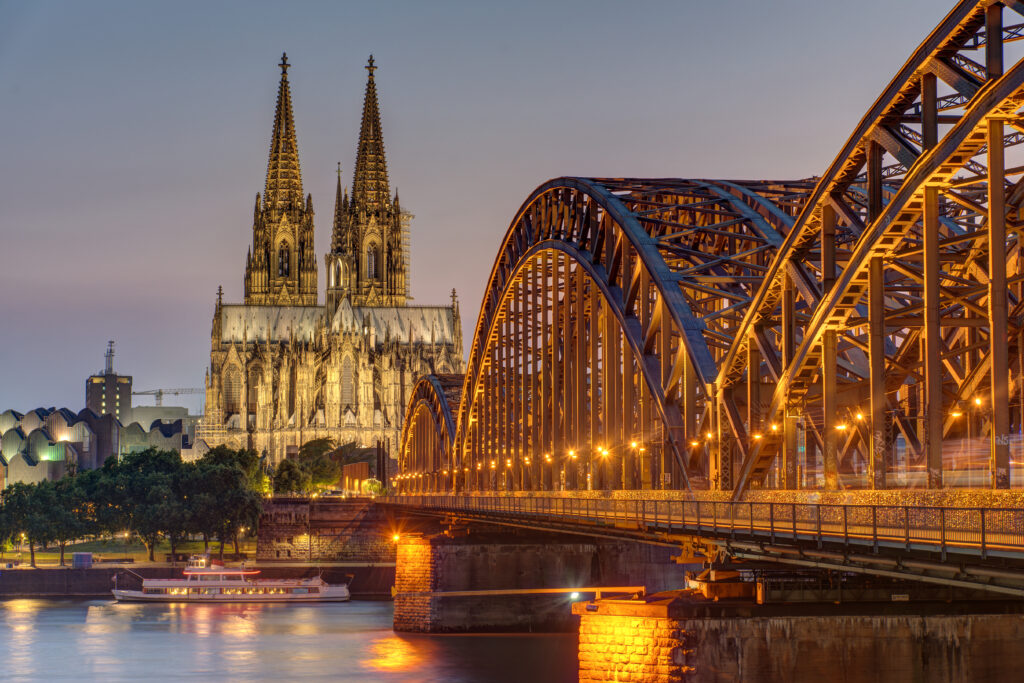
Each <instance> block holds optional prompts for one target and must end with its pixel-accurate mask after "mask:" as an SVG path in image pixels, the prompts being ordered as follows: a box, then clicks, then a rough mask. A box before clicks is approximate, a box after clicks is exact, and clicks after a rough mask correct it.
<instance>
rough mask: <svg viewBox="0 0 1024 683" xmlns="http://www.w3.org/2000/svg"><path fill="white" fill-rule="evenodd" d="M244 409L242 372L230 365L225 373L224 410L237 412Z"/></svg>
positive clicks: (228, 412) (229, 412)
mask: <svg viewBox="0 0 1024 683" xmlns="http://www.w3.org/2000/svg"><path fill="white" fill-rule="evenodd" d="M241 409H242V373H241V372H239V370H238V368H237V367H234V366H232V367H229V368H228V369H227V371H226V372H225V373H224V412H225V413H227V414H229V415H230V414H231V413H237V412H239V411H240V410H241Z"/></svg>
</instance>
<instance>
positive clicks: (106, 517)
mask: <svg viewBox="0 0 1024 683" xmlns="http://www.w3.org/2000/svg"><path fill="white" fill-rule="evenodd" d="M269 492H270V476H269V473H268V472H267V471H266V470H265V468H264V467H263V466H262V464H261V462H260V458H259V456H258V455H257V454H256V452H255V451H252V450H245V449H242V450H234V449H231V448H228V447H226V446H218V447H216V448H213V449H211V450H210V451H209V452H207V453H206V454H205V455H204V456H203V457H202V458H200V459H199V460H196V461H194V462H183V461H182V460H181V455H180V454H179V453H178V452H176V451H161V450H157V449H154V448H150V449H147V450H145V451H140V452H138V453H133V454H130V455H126V456H124V457H121V458H109V459H108V460H107V461H106V462H105V463H104V464H103V466H102V467H100V468H98V469H95V470H88V471H84V472H79V473H76V474H70V475H67V476H64V477H63V478H61V479H59V480H56V481H41V482H38V483H35V484H26V483H22V482H17V483H14V484H11V485H10V486H8V487H7V488H5V489H4V490H3V491H2V492H0V546H4V545H6V544H7V543H9V542H11V541H13V540H15V539H18V538H22V535H23V534H24V539H25V541H26V542H27V543H28V547H29V554H30V559H31V563H32V566H35V563H36V562H35V549H36V546H37V545H42V546H47V545H50V544H56V545H57V547H58V548H59V549H60V563H61V565H63V564H64V549H65V548H66V546H67V545H68V543H70V542H71V541H74V540H76V539H80V538H85V537H88V536H102V535H106V534H117V533H120V532H124V531H127V532H129V533H131V534H135V535H137V536H138V537H139V539H140V540H141V541H142V543H143V545H144V546H145V548H146V551H147V553H148V556H149V559H150V560H151V561H152V560H153V555H154V550H155V547H156V544H157V543H158V542H159V541H160V540H161V539H164V538H166V539H167V540H168V541H169V542H170V546H171V553H174V552H175V551H176V548H177V546H178V544H179V543H181V542H182V541H183V540H184V539H185V538H186V537H187V536H192V535H201V536H202V537H203V540H204V541H205V542H206V544H207V545H208V544H209V542H210V541H211V540H214V539H215V540H217V541H219V542H220V552H221V554H223V552H224V543H225V542H227V541H232V542H233V543H234V546H235V552H236V553H237V552H238V533H239V531H240V530H241V529H242V528H244V527H250V528H252V527H255V526H256V523H257V521H258V519H259V514H260V510H261V507H262V500H263V497H264V496H265V495H266V494H268V493H269Z"/></svg>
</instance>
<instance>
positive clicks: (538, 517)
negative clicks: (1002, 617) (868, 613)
mask: <svg viewBox="0 0 1024 683" xmlns="http://www.w3.org/2000/svg"><path fill="white" fill-rule="evenodd" d="M378 502H381V503H384V504H391V505H401V506H405V507H414V508H419V509H423V510H428V511H434V512H450V513H453V514H457V513H465V514H474V515H482V516H488V517H494V518H502V519H506V520H517V521H521V522H530V521H534V522H536V521H545V522H548V523H551V522H557V523H558V524H562V525H564V524H567V523H568V524H577V525H580V526H588V527H594V526H598V527H608V526H616V527H619V528H631V529H633V530H636V531H640V532H647V533H650V534H658V533H672V534H693V535H697V536H705V537H712V538H717V539H743V540H750V539H756V540H760V541H767V542H769V543H773V544H781V545H789V544H792V545H799V544H808V543H814V544H816V545H817V546H818V547H822V546H823V545H824V544H825V543H831V544H834V543H842V544H844V545H847V546H861V547H864V546H869V547H872V548H873V549H874V550H876V551H877V550H878V549H879V548H883V547H884V548H897V549H905V550H907V551H910V550H931V551H935V552H940V553H942V555H943V556H945V555H946V553H947V552H952V553H961V554H969V555H980V556H981V557H982V558H983V559H984V558H986V557H988V556H990V555H992V556H1004V557H1021V558H1024V509H1020V508H967V507H965V508H958V507H913V506H906V505H826V504H819V503H773V502H731V501H721V502H717V501H696V500H686V501H683V500H645V499H639V500H611V499H594V498H577V497H573V496H544V497H512V496H448V495H402V496H389V497H384V498H379V499H378Z"/></svg>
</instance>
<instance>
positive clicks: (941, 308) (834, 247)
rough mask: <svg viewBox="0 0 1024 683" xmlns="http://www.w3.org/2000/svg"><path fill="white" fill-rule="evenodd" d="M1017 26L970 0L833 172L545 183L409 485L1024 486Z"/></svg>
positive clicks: (510, 248) (1014, 10) (408, 428)
mask: <svg viewBox="0 0 1024 683" xmlns="http://www.w3.org/2000/svg"><path fill="white" fill-rule="evenodd" d="M1004 15H1006V17H1007V18H1010V17H1014V16H1016V18H1017V20H1018V21H1019V20H1020V16H1017V15H1024V3H1021V2H1006V3H1002V4H1000V3H992V2H987V1H986V2H977V1H973V2H969V1H964V2H961V3H959V4H958V5H957V6H956V7H955V8H954V9H953V11H952V12H950V14H949V15H948V16H947V17H946V18H945V19H944V20H943V21H942V23H941V24H940V25H939V26H938V27H937V28H936V29H935V30H934V31H933V32H932V33H931V35H929V36H928V38H927V39H926V40H925V41H924V42H923V43H922V44H921V46H920V47H918V49H917V50H916V51H915V52H914V53H913V55H912V56H911V57H910V59H908V61H907V62H906V64H904V66H903V67H902V68H901V69H900V71H899V72H898V73H897V75H896V77H895V78H894V79H893V80H892V82H891V83H890V84H889V86H888V87H887V88H886V89H885V90H884V91H883V93H882V94H881V96H880V97H879V98H878V100H876V102H875V103H874V104H873V105H872V107H871V109H870V110H869V111H868V112H867V114H866V115H865V116H864V118H863V119H862V120H861V122H860V124H859V125H858V126H857V128H856V129H855V130H854V132H853V134H852V135H851V136H850V138H849V140H848V141H847V143H846V144H845V145H844V146H843V148H842V150H841V151H840V153H839V155H838V156H837V157H836V159H835V161H834V162H833V163H832V164H831V166H830V167H829V168H828V170H827V171H826V173H825V174H824V175H823V176H822V177H821V178H816V179H812V180H805V181H786V182H751V181H721V180H716V181H709V180H705V181H700V180H679V179H653V180H639V179H622V178H605V179H583V178H559V179H555V180H551V181H549V182H547V183H545V184H544V185H541V186H540V187H539V188H537V190H535V191H534V192H533V194H532V195H531V196H530V197H529V198H528V199H527V200H526V202H525V203H524V204H523V206H522V207H521V208H520V210H519V212H518V213H517V214H516V216H515V218H514V220H513V221H512V225H511V227H510V228H509V231H508V233H507V234H506V236H505V239H504V241H503V243H502V245H501V249H500V250H499V252H498V256H497V258H496V261H495V264H494V267H493V269H492V271H491V276H490V279H489V282H488V285H487V289H486V291H485V294H484V299H483V303H482V305H481V309H480V316H479V319H478V323H477V328H476V334H475V336H474V340H473V346H472V350H471V353H470V357H469V362H468V367H467V373H466V376H465V378H464V383H463V385H462V386H463V389H462V400H461V401H459V402H457V404H451V405H449V404H447V403H445V402H443V401H440V400H437V399H433V400H426V399H423V398H417V397H414V398H413V404H411V405H410V409H409V412H408V413H407V419H406V423H405V432H404V436H403V444H402V458H403V463H407V464H406V465H403V475H402V477H403V478H402V479H400V480H399V483H400V485H401V486H403V487H405V488H404V490H417V491H425V490H433V491H463V490H466V491H472V490H545V489H549V490H550V489H568V490H574V489H588V488H589V489H597V488H706V487H710V488H715V489H723V490H733V491H734V492H735V495H736V496H737V497H738V496H740V495H741V494H742V492H743V491H744V490H746V489H748V488H751V487H776V488H797V487H809V488H813V487H822V488H825V489H837V488H840V487H849V486H856V487H862V488H885V487H892V486H899V485H908V486H909V485H921V486H924V485H927V486H928V487H932V488H936V487H941V486H943V485H944V484H945V485H949V484H957V483H961V484H962V483H967V484H972V485H977V483H978V481H977V479H978V477H979V476H980V477H982V478H983V479H984V482H985V483H986V484H987V485H990V486H992V487H995V488H1005V487H1008V486H1009V484H1010V450H1011V444H1014V443H1015V440H1014V439H1013V438H1011V434H1012V433H1019V432H1020V430H1021V424H1022V422H1024V415H1022V412H1024V411H1022V406H1024V382H1022V381H1021V377H1022V374H1024V373H1022V369H1024V339H1022V338H1021V335H1022V334H1024V327H1022V325H1021V319H1022V315H1024V264H1022V263H1021V254H1020V244H1019V243H1020V234H1021V228H1022V227H1024V218H1022V215H1021V209H1020V207H1021V203H1022V202H1024V182H1022V177H1024V165H1021V164H1024V157H1022V158H1021V161H1020V163H1019V164H1017V165H1014V163H1013V160H1014V154H1015V152H1016V153H1018V156H1019V152H1020V150H1015V149H1014V148H1015V146H1016V145H1018V144H1019V143H1020V142H1022V141H1024V118H1022V116H1021V108H1022V106H1024V59H1022V60H1021V61H1019V62H1017V63H1015V64H1013V65H1012V66H1010V67H1009V68H1004V59H1005V57H1004V55H1005V54H1009V52H1008V51H1006V50H1005V46H1006V45H1007V44H1008V43H1010V42H1012V41H1015V40H1019V39H1020V37H1021V35H1022V33H1024V30H1022V29H1024V27H1022V25H1020V24H1014V25H1006V26H1004ZM993 35H998V36H1000V38H1001V39H1000V40H996V41H991V40H989V39H988V37H989V36H993ZM421 384H422V383H421ZM428 384H429V382H428ZM438 391H439V390H437V389H436V388H435V393H437V392H438ZM427 393H429V392H427ZM419 395H420V392H419V391H417V396H419ZM417 402H419V403H417ZM417 405H418V406H419V407H417ZM431 406H434V408H433V409H435V410H438V411H441V410H442V409H445V410H448V411H449V412H448V413H447V414H445V415H442V414H441V413H440V412H438V413H436V414H434V415H430V414H429V410H431V409H432V408H431ZM417 411H418V412H417ZM417 415H419V417H417ZM410 418H412V419H410ZM442 424H444V425H445V429H447V430H448V432H447V434H446V435H442V437H443V438H442V437H438V436H437V434H438V433H440V432H439V431H438V425H442ZM430 429H434V432H435V436H434V437H430V436H429V433H430ZM441 431H444V430H441ZM428 438H433V439H435V440H434V441H430V442H425V443H426V445H422V444H421V443H420V441H421V440H422V439H428ZM981 438H984V439H985V441H986V442H987V444H988V447H987V449H986V452H985V454H984V456H983V457H980V458H978V457H973V456H972V455H971V450H970V444H971V443H972V441H977V440H978V439H981ZM951 444H953V445H955V444H959V446H957V447H956V448H958V449H959V451H958V453H951ZM944 447H945V448H944ZM436 448H443V449H444V450H443V451H440V452H439V453H438V454H435V455H430V453H431V452H432V450H431V449H436ZM956 448H954V450H956ZM951 458H959V462H958V464H957V466H958V467H960V468H962V469H963V471H958V472H957V473H954V472H952V471H951V465H950V460H951ZM406 467H408V468H409V469H405V468H406ZM972 467H973V468H975V469H970V468H972ZM979 468H980V469H979ZM954 474H956V476H957V477H959V479H958V480H956V481H954V476H953V475H954ZM972 477H973V478H972ZM424 478H425V480H426V481H429V482H430V485H429V487H427V486H426V485H425V484H415V488H412V487H413V486H414V484H413V482H411V481H409V480H410V479H417V480H423V479H424Z"/></svg>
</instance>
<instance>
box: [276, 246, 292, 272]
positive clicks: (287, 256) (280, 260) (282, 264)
mask: <svg viewBox="0 0 1024 683" xmlns="http://www.w3.org/2000/svg"><path fill="white" fill-rule="evenodd" d="M291 260H292V255H291V250H290V249H289V248H288V247H286V246H285V245H283V244H282V245H281V248H280V249H278V251H277V274H278V276H279V277H288V274H289V272H290V271H291Z"/></svg>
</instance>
